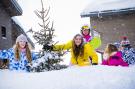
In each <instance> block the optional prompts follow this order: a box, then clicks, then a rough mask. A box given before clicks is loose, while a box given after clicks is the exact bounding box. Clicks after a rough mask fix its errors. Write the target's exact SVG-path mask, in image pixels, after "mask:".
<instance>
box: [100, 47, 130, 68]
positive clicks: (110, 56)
mask: <svg viewBox="0 0 135 89" xmlns="http://www.w3.org/2000/svg"><path fill="white" fill-rule="evenodd" d="M102 65H109V66H119V65H120V66H128V64H127V63H126V62H124V61H123V59H122V53H121V52H120V51H118V49H117V47H116V46H115V45H113V44H108V45H107V47H106V49H105V52H104V54H103V61H102Z"/></svg>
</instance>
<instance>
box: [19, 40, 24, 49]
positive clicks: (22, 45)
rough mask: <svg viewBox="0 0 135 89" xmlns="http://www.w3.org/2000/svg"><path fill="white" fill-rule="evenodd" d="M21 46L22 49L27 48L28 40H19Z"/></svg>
mask: <svg viewBox="0 0 135 89" xmlns="http://www.w3.org/2000/svg"><path fill="white" fill-rule="evenodd" d="M19 46H20V48H21V49H23V48H25V46H26V42H25V41H19Z"/></svg>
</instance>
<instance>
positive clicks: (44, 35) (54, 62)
mask: <svg viewBox="0 0 135 89" xmlns="http://www.w3.org/2000/svg"><path fill="white" fill-rule="evenodd" d="M41 6H42V10H41V11H39V10H36V11H34V12H35V14H36V15H37V16H38V18H39V19H40V20H41V21H42V24H40V23H38V24H39V26H40V27H41V29H40V30H39V31H33V30H32V29H30V30H29V31H28V32H32V33H33V37H34V39H35V40H36V41H37V43H38V44H39V45H53V43H54V41H53V40H52V38H53V37H54V28H53V22H52V24H51V27H49V24H50V21H49V16H48V14H49V11H50V7H49V8H48V9H44V5H43V1H42V0H41ZM64 53H65V52H63V51H62V50H59V51H52V49H48V48H45V49H44V50H43V51H42V52H40V53H39V55H40V57H39V59H37V60H35V61H33V62H32V63H31V64H29V65H28V66H27V68H28V71H30V72H31V71H32V72H43V71H50V70H59V69H63V68H66V67H67V66H66V65H61V64H60V62H61V61H62V58H61V57H62V56H63V55H64Z"/></svg>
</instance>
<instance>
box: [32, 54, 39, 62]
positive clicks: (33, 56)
mask: <svg viewBox="0 0 135 89" xmlns="http://www.w3.org/2000/svg"><path fill="white" fill-rule="evenodd" d="M38 58H39V55H38V53H36V52H32V60H36V59H38Z"/></svg>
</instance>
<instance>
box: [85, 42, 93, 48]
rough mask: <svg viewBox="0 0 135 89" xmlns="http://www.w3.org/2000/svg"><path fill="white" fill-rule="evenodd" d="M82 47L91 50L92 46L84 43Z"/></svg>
mask: <svg viewBox="0 0 135 89" xmlns="http://www.w3.org/2000/svg"><path fill="white" fill-rule="evenodd" d="M84 47H85V48H92V45H91V44H89V43H84Z"/></svg>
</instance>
